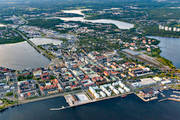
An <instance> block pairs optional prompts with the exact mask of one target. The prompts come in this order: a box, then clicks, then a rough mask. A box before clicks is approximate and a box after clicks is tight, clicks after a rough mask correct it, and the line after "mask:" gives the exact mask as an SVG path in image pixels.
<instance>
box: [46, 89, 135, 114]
mask: <svg viewBox="0 0 180 120" xmlns="http://www.w3.org/2000/svg"><path fill="white" fill-rule="evenodd" d="M129 94H132V92H131V93H127V94H120V95H116V96H110V97H105V98H101V99H93V100H89V101H88V102H83V103H79V104H74V105H73V104H69V103H68V104H69V106H66V107H64V106H62V107H60V108H50V109H49V110H51V111H60V110H65V109H68V108H74V107H78V106H82V105H86V104H91V103H95V102H100V101H104V100H108V99H112V98H117V97H123V96H126V95H129Z"/></svg>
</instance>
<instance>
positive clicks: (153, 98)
mask: <svg viewBox="0 0 180 120" xmlns="http://www.w3.org/2000/svg"><path fill="white" fill-rule="evenodd" d="M136 95H137V96H138V97H139V98H140V99H141V100H143V101H144V102H149V101H152V100H156V99H158V97H156V96H155V97H152V98H149V99H144V97H142V96H141V95H139V94H136Z"/></svg>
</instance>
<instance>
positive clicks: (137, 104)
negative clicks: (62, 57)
mask: <svg viewBox="0 0 180 120" xmlns="http://www.w3.org/2000/svg"><path fill="white" fill-rule="evenodd" d="M65 104H66V103H65V100H64V98H62V97H59V98H53V99H49V100H44V101H39V102H35V103H28V104H25V105H22V106H18V107H14V108H10V109H7V110H6V111H4V112H2V113H0V120H180V103H178V102H174V101H164V102H158V101H152V102H148V103H145V102H143V101H142V100H141V99H139V98H138V97H136V96H135V95H129V96H127V97H126V98H121V97H119V98H114V99H110V100H105V101H100V102H97V103H92V104H87V105H83V106H79V107H76V108H71V109H66V110H62V111H49V108H54V107H60V106H62V105H65Z"/></svg>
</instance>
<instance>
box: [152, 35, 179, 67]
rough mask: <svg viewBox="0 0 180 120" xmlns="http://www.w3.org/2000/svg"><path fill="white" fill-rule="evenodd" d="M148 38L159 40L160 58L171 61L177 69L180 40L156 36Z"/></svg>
mask: <svg viewBox="0 0 180 120" xmlns="http://www.w3.org/2000/svg"><path fill="white" fill-rule="evenodd" d="M149 38H154V39H157V40H160V44H159V47H160V49H161V51H162V52H161V56H163V57H165V58H167V59H168V60H170V61H172V62H173V64H174V65H175V66H176V67H177V68H180V38H168V37H158V36H149Z"/></svg>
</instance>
